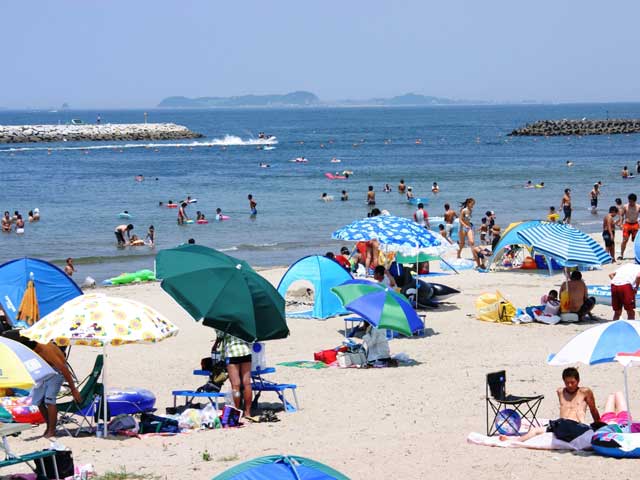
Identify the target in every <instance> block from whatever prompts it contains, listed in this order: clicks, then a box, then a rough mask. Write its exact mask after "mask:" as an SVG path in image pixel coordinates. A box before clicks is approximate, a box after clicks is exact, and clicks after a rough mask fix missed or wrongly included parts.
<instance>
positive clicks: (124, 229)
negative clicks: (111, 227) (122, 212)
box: [115, 224, 133, 247]
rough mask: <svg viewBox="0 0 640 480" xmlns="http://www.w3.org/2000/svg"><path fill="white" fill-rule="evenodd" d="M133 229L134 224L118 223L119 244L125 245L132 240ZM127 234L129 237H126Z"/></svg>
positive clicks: (117, 235) (117, 236) (120, 245)
mask: <svg viewBox="0 0 640 480" xmlns="http://www.w3.org/2000/svg"><path fill="white" fill-rule="evenodd" d="M131 230H133V225H132V224H129V225H124V224H123V225H118V226H117V227H116V231H115V234H116V239H117V240H118V246H119V247H124V246H125V245H126V244H127V243H128V242H129V241H131ZM125 234H126V235H127V239H126V240H125V239H124V236H125Z"/></svg>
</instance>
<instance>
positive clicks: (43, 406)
mask: <svg viewBox="0 0 640 480" xmlns="http://www.w3.org/2000/svg"><path fill="white" fill-rule="evenodd" d="M3 335H4V336H5V337H7V338H9V339H11V340H14V341H17V342H20V343H22V344H23V345H24V346H26V347H28V348H30V349H31V350H33V351H34V352H36V353H37V354H38V355H40V356H41V357H42V359H43V360H44V361H45V362H47V363H48V364H49V365H50V366H51V367H53V369H54V370H55V372H56V374H55V375H53V376H50V377H47V378H46V379H45V380H44V381H43V382H41V383H39V384H37V385H36V386H35V387H33V390H32V392H31V398H32V404H33V405H38V408H39V409H40V413H41V414H42V416H43V417H44V419H45V420H46V422H47V429H46V430H45V433H44V438H52V437H55V435H56V424H57V423H58V408H57V406H56V400H57V397H58V393H59V392H60V388H61V387H62V382H63V381H64V380H66V381H67V383H68V384H69V388H70V389H71V394H72V395H73V399H74V400H75V401H76V403H78V404H80V403H82V397H81V395H80V392H79V391H78V389H77V388H76V385H75V383H74V381H73V376H72V375H71V372H70V371H69V367H67V362H66V359H65V358H64V353H62V350H60V347H58V346H57V345H56V344H55V343H37V342H33V341H31V340H29V339H28V338H25V337H22V336H21V335H20V334H19V333H18V331H17V330H9V331H7V332H5V333H3Z"/></svg>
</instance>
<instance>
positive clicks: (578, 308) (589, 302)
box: [560, 270, 596, 321]
mask: <svg viewBox="0 0 640 480" xmlns="http://www.w3.org/2000/svg"><path fill="white" fill-rule="evenodd" d="M564 291H568V292H569V307H568V308H567V307H566V306H565V307H564V308H561V313H575V314H577V315H578V321H581V320H583V319H584V317H585V316H586V315H589V317H591V310H593V307H595V305H596V299H595V298H594V297H589V296H588V295H587V292H588V290H587V285H586V284H585V283H584V281H583V280H582V273H580V272H579V271H578V270H574V271H573V272H571V277H570V280H569V281H567V282H564V283H563V284H562V286H561V287H560V298H561V299H562V292H564Z"/></svg>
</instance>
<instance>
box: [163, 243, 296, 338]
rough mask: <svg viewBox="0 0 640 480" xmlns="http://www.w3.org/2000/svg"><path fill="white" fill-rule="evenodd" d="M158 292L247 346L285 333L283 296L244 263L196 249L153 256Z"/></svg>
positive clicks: (287, 331) (286, 332)
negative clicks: (159, 285)
mask: <svg viewBox="0 0 640 480" xmlns="http://www.w3.org/2000/svg"><path fill="white" fill-rule="evenodd" d="M156 275H157V277H158V278H162V279H163V280H162V284H161V287H162V289H163V290H164V291H165V292H167V293H168V294H169V295H171V297H172V298H173V299H174V300H175V301H176V302H178V304H179V305H180V306H181V307H182V308H184V309H185V310H186V311H187V312H188V313H189V314H190V315H191V316H192V317H193V318H194V319H195V320H197V321H198V320H202V323H203V324H204V325H206V326H208V327H212V328H215V329H217V330H220V331H222V332H224V333H226V334H229V335H233V336H235V337H238V338H241V339H242V340H245V341H247V342H253V341H263V340H275V339H278V338H285V337H287V336H288V335H289V328H288V327H287V322H286V319H285V313H284V298H283V297H282V296H281V295H280V294H279V293H278V291H277V290H276V289H275V287H274V286H273V285H271V283H269V281H267V280H266V279H265V278H264V277H262V276H261V275H260V274H258V273H257V272H256V271H255V270H253V268H251V267H250V266H249V264H248V263H246V262H244V261H242V260H238V259H237V258H233V257H231V256H229V255H225V254H224V253H222V252H219V251H217V250H214V249H212V248H207V247H203V246H201V245H184V246H180V247H177V248H172V249H168V250H162V251H161V252H159V253H158V255H157V256H156Z"/></svg>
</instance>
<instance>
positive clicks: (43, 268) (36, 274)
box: [0, 257, 82, 326]
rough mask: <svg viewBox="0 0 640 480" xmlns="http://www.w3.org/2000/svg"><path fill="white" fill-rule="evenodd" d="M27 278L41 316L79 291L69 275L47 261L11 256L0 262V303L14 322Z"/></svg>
mask: <svg viewBox="0 0 640 480" xmlns="http://www.w3.org/2000/svg"><path fill="white" fill-rule="evenodd" d="M29 280H33V283H34V286H35V291H36V296H37V299H38V307H39V309H40V316H42V317H44V316H45V315H47V314H49V313H51V312H53V311H54V310H55V309H57V308H58V307H60V306H61V305H62V304H63V303H65V302H67V301H69V300H71V299H72V298H75V297H77V296H79V295H82V290H80V287H78V285H76V284H75V282H74V281H73V280H72V279H71V277H69V276H68V275H67V274H66V273H64V272H63V271H62V270H60V269H59V268H58V267H56V266H55V265H52V264H51V263H49V262H45V261H44V260H38V259H37V258H28V257H25V258H18V259H16V260H11V261H9V262H7V263H5V264H3V265H0V305H1V306H2V309H3V310H4V311H5V313H6V315H7V319H8V320H9V322H10V323H11V324H12V325H13V326H16V321H17V316H18V308H19V307H20V303H21V302H22V298H23V296H24V293H25V291H26V289H27V284H28V282H29Z"/></svg>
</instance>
